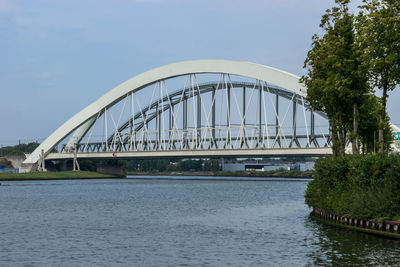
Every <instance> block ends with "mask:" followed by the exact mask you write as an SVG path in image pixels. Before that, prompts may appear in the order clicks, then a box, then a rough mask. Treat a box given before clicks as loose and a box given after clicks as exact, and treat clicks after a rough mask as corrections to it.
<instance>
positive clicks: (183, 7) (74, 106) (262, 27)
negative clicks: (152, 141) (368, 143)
mask: <svg viewBox="0 0 400 267" xmlns="http://www.w3.org/2000/svg"><path fill="white" fill-rule="evenodd" d="M359 2H360V1H358V2H355V3H353V6H356V5H357V4H358V3H359ZM332 4H333V0H246V1H240V0H231V1H225V0H201V1H200V0H199V1H194V0H193V1H191V0H115V1H105V0H79V1H78V0H58V1H55V0H30V1H27V0H25V1H23V0H21V1H19V0H0V40H1V41H0V93H1V95H0V97H1V98H0V99H1V102H0V112H1V113H0V114H1V120H2V122H1V124H0V125H1V126H0V129H1V130H0V145H9V144H13V143H17V142H18V140H19V139H22V140H24V141H25V140H36V139H37V140H39V141H42V140H43V139H44V138H45V137H47V136H48V135H49V134H50V133H51V132H52V131H54V130H55V129H56V128H57V127H58V126H60V125H61V124H62V123H63V122H64V121H65V120H67V119H68V118H70V117H71V116H73V115H74V114H75V113H77V112H78V111H80V110H81V109H82V108H84V107H85V106H86V105H88V104H90V103H91V102H93V101H94V100H96V99H97V98H98V97H99V96H101V95H103V94H104V93H105V92H107V91H108V90H110V89H111V88H112V87H114V86H115V85H117V84H119V83H121V82H123V81H125V80H127V79H129V78H131V77H132V76H134V75H136V74H139V73H141V72H144V71H146V70H149V69H151V68H154V67H157V66H161V65H164V64H168V63H172V62H175V61H181V60H189V59H200V58H220V59H233V60H243V61H251V62H255V63H259V64H263V65H268V66H272V67H275V68H279V69H282V70H285V71H288V72H291V73H294V74H297V75H302V74H304V70H303V68H302V66H303V62H304V59H305V56H306V53H307V51H308V50H309V48H310V44H311V36H312V34H313V33H317V32H319V28H318V27H319V21H320V18H321V15H322V14H323V13H324V11H325V9H327V8H329V7H331V6H332ZM399 96H400V94H398V93H397V94H396V95H395V94H393V95H391V99H390V101H389V106H391V107H390V108H389V111H390V115H391V117H392V118H393V119H392V121H393V122H395V123H396V118H395V113H396V112H395V107H392V106H394V104H393V103H395V101H396V99H399ZM398 122H400V120H398Z"/></svg>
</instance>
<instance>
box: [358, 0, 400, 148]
mask: <svg viewBox="0 0 400 267" xmlns="http://www.w3.org/2000/svg"><path fill="white" fill-rule="evenodd" d="M363 2H364V5H363V6H361V12H360V14H359V16H358V18H357V24H356V27H357V29H358V33H359V36H360V43H361V48H362V50H363V54H362V60H363V63H364V65H365V66H366V67H367V68H368V70H369V77H370V79H371V82H372V85H373V86H374V87H378V88H379V89H381V90H382V97H381V105H382V109H381V112H380V125H379V151H381V152H382V151H383V150H384V127H385V118H386V116H387V114H386V103H387V98H388V92H389V91H391V90H393V89H394V88H395V87H396V86H397V85H398V84H399V83H400V1H398V0H363Z"/></svg>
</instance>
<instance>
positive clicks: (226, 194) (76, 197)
mask: <svg viewBox="0 0 400 267" xmlns="http://www.w3.org/2000/svg"><path fill="white" fill-rule="evenodd" d="M153 178H155V177H147V179H134V178H128V179H117V180H100V179H99V180H61V181H13V182H11V181H10V182H2V186H0V215H1V216H0V266H383V265H386V266H399V265H400V242H399V241H396V240H390V239H384V238H381V237H376V236H372V235H367V234H364V233H357V232H352V231H349V230H344V229H338V228H334V227H331V226H327V225H324V224H321V223H319V222H318V221H315V220H313V219H312V218H310V217H309V213H310V209H309V208H308V207H307V206H306V205H305V204H304V191H305V189H306V186H307V181H306V180H301V179H300V180H296V179H290V180H284V179H264V181H232V180H235V179H237V178H229V177H227V178H225V180H207V179H200V180H196V179H195V180H184V179H178V180H173V179H170V180H160V179H153ZM158 178H159V177H158Z"/></svg>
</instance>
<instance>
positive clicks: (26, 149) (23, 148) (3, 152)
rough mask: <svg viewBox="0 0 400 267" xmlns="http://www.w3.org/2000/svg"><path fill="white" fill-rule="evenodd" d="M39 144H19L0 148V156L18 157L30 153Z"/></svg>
mask: <svg viewBox="0 0 400 267" xmlns="http://www.w3.org/2000/svg"><path fill="white" fill-rule="evenodd" d="M38 146H39V143H36V142H32V143H28V144H19V145H16V146H6V147H2V148H0V156H8V155H20V154H21V153H32V152H33V151H34V150H35V149H36V148H37V147H38Z"/></svg>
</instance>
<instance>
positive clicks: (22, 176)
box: [0, 171, 125, 182]
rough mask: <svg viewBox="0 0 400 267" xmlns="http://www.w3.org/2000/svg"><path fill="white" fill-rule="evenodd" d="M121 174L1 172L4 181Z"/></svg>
mask: <svg viewBox="0 0 400 267" xmlns="http://www.w3.org/2000/svg"><path fill="white" fill-rule="evenodd" d="M119 178H125V176H121V175H111V174H102V173H97V172H89V171H64V172H30V173H0V182H2V181H29V180H32V181H33V180H77V179H119Z"/></svg>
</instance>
